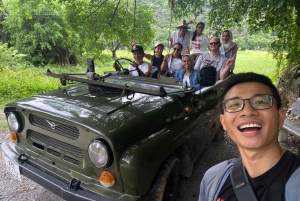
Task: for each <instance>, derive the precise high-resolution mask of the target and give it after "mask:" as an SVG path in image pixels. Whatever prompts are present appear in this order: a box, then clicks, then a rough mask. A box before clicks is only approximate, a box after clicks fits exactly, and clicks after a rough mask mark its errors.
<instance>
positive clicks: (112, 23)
mask: <svg viewBox="0 0 300 201" xmlns="http://www.w3.org/2000/svg"><path fill="white" fill-rule="evenodd" d="M66 18H67V20H68V21H69V22H70V25H71V27H72V29H73V30H74V31H75V32H77V33H81V34H80V36H81V39H82V40H83V41H84V50H85V52H87V53H88V54H89V55H91V56H92V57H94V58H95V57H97V55H99V54H100V53H101V51H102V50H104V49H109V50H110V51H111V52H112V56H113V57H114V58H115V57H116V51H117V50H118V49H119V48H120V47H121V45H125V46H126V45H127V46H128V45H129V44H130V41H131V40H132V39H133V38H136V39H137V41H138V42H139V44H141V45H144V46H149V45H150V44H151V43H152V39H153V37H154V31H153V29H152V28H151V26H152V24H153V23H155V21H154V20H153V13H152V12H151V11H149V10H148V9H147V8H146V7H144V6H138V5H136V4H135V2H133V1H125V0H118V1H109V0H107V1H88V0H86V1H84V0H74V1H68V2H66Z"/></svg>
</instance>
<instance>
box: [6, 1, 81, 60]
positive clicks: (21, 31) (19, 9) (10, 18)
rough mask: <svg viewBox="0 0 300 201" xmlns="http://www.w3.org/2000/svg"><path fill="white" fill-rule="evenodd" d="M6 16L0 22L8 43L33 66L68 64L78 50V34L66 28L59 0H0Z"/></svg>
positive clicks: (62, 8)
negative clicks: (7, 37) (71, 56)
mask: <svg viewBox="0 0 300 201" xmlns="http://www.w3.org/2000/svg"><path fill="white" fill-rule="evenodd" d="M2 6H3V8H2V9H3V10H5V11H6V13H7V16H6V17H5V20H4V21H3V22H2V24H3V25H4V31H5V32H6V34H8V35H9V43H10V44H11V45H13V46H15V48H16V49H18V50H19V52H22V53H24V54H26V55H27V57H26V58H27V60H29V61H31V62H32V63H33V64H35V65H41V64H42V65H44V64H47V63H49V62H52V63H61V64H69V57H70V55H71V54H73V53H74V52H76V51H78V49H77V44H79V37H78V36H77V35H76V34H74V33H71V32H70V31H69V30H68V29H66V27H67V24H66V22H65V21H64V19H63V15H62V14H63V13H64V6H63V5H60V1H59V0H56V1H47V0H41V1H27V2H24V1H22V0H9V1H8V0H3V5H2Z"/></svg>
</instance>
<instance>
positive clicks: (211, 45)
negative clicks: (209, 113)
mask: <svg viewBox="0 0 300 201" xmlns="http://www.w3.org/2000/svg"><path fill="white" fill-rule="evenodd" d="M192 23H193V21H192V20H189V21H188V22H186V20H180V22H179V24H178V26H176V27H175V28H177V31H173V32H172V34H171V36H170V38H169V48H170V49H172V52H171V53H169V54H166V55H163V51H164V49H165V46H164V44H163V43H160V42H157V43H156V44H155V45H154V46H153V51H154V54H147V53H145V52H144V50H143V47H142V46H141V45H139V44H136V41H135V40H132V41H131V46H132V53H133V57H134V62H132V63H131V65H130V67H129V71H130V72H131V75H133V76H147V77H149V76H151V72H152V71H153V70H152V68H151V67H156V68H157V70H158V71H159V73H158V74H159V75H162V76H167V77H175V78H176V79H178V80H179V81H180V82H182V83H185V84H186V85H187V86H194V87H195V88H196V89H199V88H200V85H199V79H198V78H196V77H199V75H197V73H198V74H199V71H198V70H200V69H202V68H203V67H205V66H213V67H215V68H216V71H217V80H220V79H221V80H223V79H225V78H227V77H228V75H229V74H230V73H233V70H234V67H235V57H236V53H237V44H236V43H234V42H233V41H232V40H233V38H232V33H231V31H230V30H224V31H223V32H222V34H221V37H213V38H212V39H211V40H209V38H208V36H207V35H205V34H204V33H203V30H204V28H205V24H204V23H203V22H198V23H197V24H196V29H195V30H194V31H190V30H189V29H190V28H191V27H190V26H189V24H192ZM190 47H192V48H191V49H190ZM144 57H145V58H147V59H148V60H150V64H149V65H147V62H145V61H144V60H143V58H144ZM187 60H191V61H190V62H186V63H184V62H183V61H187ZM137 67H138V68H139V70H138V68H137ZM135 69H137V71H134V70H135ZM140 71H141V72H143V73H140ZM196 75H197V76H196ZM195 76H196V77H195ZM197 80H198V81H197ZM195 82H197V83H195Z"/></svg>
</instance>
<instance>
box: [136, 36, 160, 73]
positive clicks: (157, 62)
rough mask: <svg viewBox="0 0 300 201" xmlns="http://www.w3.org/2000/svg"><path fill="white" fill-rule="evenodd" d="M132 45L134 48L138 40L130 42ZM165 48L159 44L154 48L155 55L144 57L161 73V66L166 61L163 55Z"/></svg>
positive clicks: (145, 55) (145, 54)
mask: <svg viewBox="0 0 300 201" xmlns="http://www.w3.org/2000/svg"><path fill="white" fill-rule="evenodd" d="M130 44H131V46H134V45H135V44H136V40H135V39H133V40H132V41H131V42H130ZM164 48H165V46H164V44H162V43H161V42H157V43H155V45H154V46H153V51H154V54H153V55H152V54H147V53H144V57H145V58H146V59H148V60H149V61H150V63H151V65H152V66H155V67H157V69H158V71H160V66H161V64H162V62H163V60H164V57H165V56H164V55H163V51H164Z"/></svg>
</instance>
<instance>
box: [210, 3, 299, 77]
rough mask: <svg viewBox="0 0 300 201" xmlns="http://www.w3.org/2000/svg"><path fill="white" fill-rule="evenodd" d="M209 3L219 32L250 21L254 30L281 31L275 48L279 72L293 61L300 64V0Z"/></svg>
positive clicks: (273, 50)
mask: <svg viewBox="0 0 300 201" xmlns="http://www.w3.org/2000/svg"><path fill="white" fill-rule="evenodd" d="M209 3H210V6H211V11H213V12H210V13H209V23H210V26H211V27H213V28H214V29H215V30H217V31H218V32H220V31H221V30H222V29H223V28H224V27H234V26H239V27H243V25H244V21H246V22H247V24H248V26H249V27H248V31H249V32H250V33H255V32H257V31H261V30H262V31H274V32H275V33H276V34H277V37H278V38H277V37H276V38H274V39H273V40H272V45H271V48H272V52H273V54H274V56H275V57H276V59H277V61H278V68H277V74H278V75H279V74H280V73H281V71H282V70H283V68H286V67H287V66H290V65H291V64H292V63H296V64H297V65H296V66H297V67H299V56H300V21H299V19H300V16H299V15H300V1H294V0H274V1H264V0H259V1H243V0H235V1H232V0H210V1H209ZM297 19H298V21H299V23H298V24H297ZM220 22H221V23H220ZM250 40H251V38H250ZM286 53H287V57H286Z"/></svg>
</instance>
